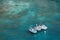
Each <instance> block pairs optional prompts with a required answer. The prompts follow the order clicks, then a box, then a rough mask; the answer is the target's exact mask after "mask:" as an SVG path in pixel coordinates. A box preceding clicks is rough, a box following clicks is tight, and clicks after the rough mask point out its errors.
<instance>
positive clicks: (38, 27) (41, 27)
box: [29, 24, 47, 33]
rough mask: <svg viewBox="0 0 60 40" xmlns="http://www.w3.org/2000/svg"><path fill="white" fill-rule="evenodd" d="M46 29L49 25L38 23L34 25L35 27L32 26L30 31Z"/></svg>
mask: <svg viewBox="0 0 60 40" xmlns="http://www.w3.org/2000/svg"><path fill="white" fill-rule="evenodd" d="M42 29H43V30H46V29H47V27H46V26H45V25H41V26H40V25H37V24H36V26H35V27H34V28H30V29H29V31H30V32H32V33H37V32H38V31H41V30H42Z"/></svg>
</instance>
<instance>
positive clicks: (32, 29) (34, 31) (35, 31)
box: [29, 28, 37, 33]
mask: <svg viewBox="0 0 60 40" xmlns="http://www.w3.org/2000/svg"><path fill="white" fill-rule="evenodd" d="M29 31H30V32H31V33H37V30H35V29H34V28H30V29H29Z"/></svg>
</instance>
